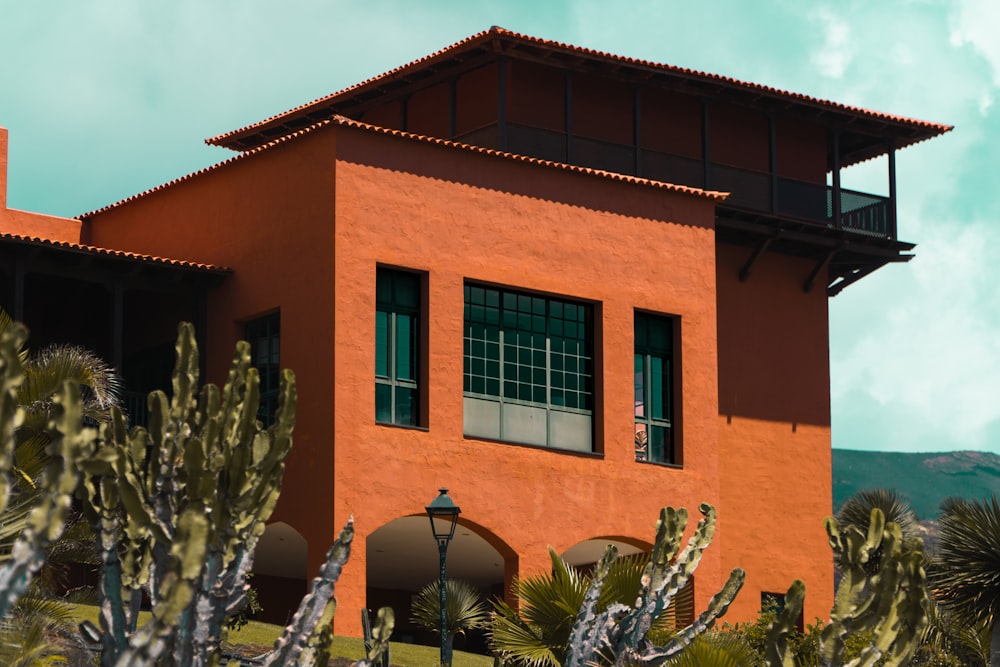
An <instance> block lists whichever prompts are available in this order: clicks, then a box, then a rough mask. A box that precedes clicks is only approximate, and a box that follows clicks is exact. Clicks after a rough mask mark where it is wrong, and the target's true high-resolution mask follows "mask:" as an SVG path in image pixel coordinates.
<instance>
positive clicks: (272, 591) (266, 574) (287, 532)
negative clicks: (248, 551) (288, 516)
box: [251, 521, 308, 625]
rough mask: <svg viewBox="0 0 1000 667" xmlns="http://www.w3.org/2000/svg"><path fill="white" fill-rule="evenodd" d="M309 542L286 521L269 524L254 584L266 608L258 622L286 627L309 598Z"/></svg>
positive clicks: (258, 555) (256, 559)
mask: <svg viewBox="0 0 1000 667" xmlns="http://www.w3.org/2000/svg"><path fill="white" fill-rule="evenodd" d="M307 552H308V542H307V541H306V538H304V537H303V536H302V533H300V532H299V531H297V530H295V529H294V528H292V527H291V526H290V525H288V524H287V523H285V522H284V521H276V522H275V523H272V524H268V526H267V527H266V528H265V529H264V534H263V535H261V536H260V540H259V541H258V542H257V549H256V551H255V552H254V559H253V581H251V585H252V586H253V587H254V588H255V589H257V597H258V599H259V600H260V605H261V606H262V607H263V608H264V610H263V611H262V612H260V613H259V614H257V615H256V616H255V617H254V619H255V620H258V621H264V622H266V623H277V624H279V625H286V624H287V623H288V622H289V621H290V620H291V618H292V614H294V613H295V610H296V609H298V606H299V603H300V602H301V601H302V596H304V595H305V594H306V583H307V581H306V580H307V576H306V575H307V568H308V565H307V557H308V556H307Z"/></svg>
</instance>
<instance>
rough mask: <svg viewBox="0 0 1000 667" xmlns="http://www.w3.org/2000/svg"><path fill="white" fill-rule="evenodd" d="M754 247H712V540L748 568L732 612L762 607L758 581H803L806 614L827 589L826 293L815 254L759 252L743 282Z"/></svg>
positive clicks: (825, 604)
mask: <svg viewBox="0 0 1000 667" xmlns="http://www.w3.org/2000/svg"><path fill="white" fill-rule="evenodd" d="M750 252H751V250H750V249H748V248H739V247H736V246H730V245H726V244H719V247H718V304H719V306H718V319H719V461H720V464H719V471H720V479H719V482H720V488H721V491H722V499H723V507H725V508H726V510H727V511H726V513H725V514H724V515H722V516H721V517H720V520H719V532H718V533H717V537H716V540H717V541H719V542H720V545H721V546H722V549H723V553H724V556H723V558H724V562H723V567H724V568H728V567H733V566H736V565H740V566H742V567H744V568H746V570H747V585H746V588H745V590H744V591H743V593H742V594H741V595H740V597H739V598H737V601H736V603H735V604H734V605H733V607H732V610H731V613H733V614H735V615H736V616H738V617H746V616H749V615H751V614H752V613H755V612H756V611H757V610H759V608H760V596H759V593H760V591H766V592H771V593H782V594H783V593H785V591H787V589H788V586H789V585H790V584H791V583H792V581H793V580H794V579H796V578H801V579H802V580H803V581H805V583H806V607H805V619H806V620H807V621H811V619H813V618H814V617H817V616H818V617H820V618H827V616H828V614H829V608H830V605H831V603H832V600H833V572H832V569H831V566H830V563H831V560H830V559H831V553H830V547H829V545H828V544H827V540H826V532H825V531H824V529H823V519H824V518H825V517H827V516H829V515H830V514H831V497H832V489H831V484H832V482H831V470H830V465H831V463H830V456H831V455H830V372H829V343H828V340H829V339H828V333H827V332H828V316H827V296H826V291H825V290H824V289H823V288H822V286H821V285H820V286H818V287H816V288H815V289H813V290H812V291H811V292H810V293H808V294H807V293H804V292H803V291H802V283H803V281H804V279H805V277H806V276H807V275H808V274H809V272H810V270H811V269H812V267H813V265H812V263H811V262H806V261H804V260H797V259H793V258H790V257H786V256H783V255H775V254H764V255H763V256H762V257H761V259H760V260H759V261H758V262H757V264H756V265H755V267H754V270H753V272H752V274H751V275H750V278H749V280H747V282H742V283H741V282H740V281H739V279H738V274H739V270H740V267H742V266H743V264H744V263H745V262H746V259H747V257H748V255H749V253H750Z"/></svg>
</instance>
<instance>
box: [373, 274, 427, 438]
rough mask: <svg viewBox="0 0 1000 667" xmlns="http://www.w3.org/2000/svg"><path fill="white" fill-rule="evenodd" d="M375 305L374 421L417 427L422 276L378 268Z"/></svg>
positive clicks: (418, 415)
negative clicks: (418, 336)
mask: <svg viewBox="0 0 1000 667" xmlns="http://www.w3.org/2000/svg"><path fill="white" fill-rule="evenodd" d="M375 302H376V306H375V421H377V422H379V423H382V424H401V425H405V426H417V425H418V424H419V423H420V392H419V391H418V386H417V379H418V378H419V348H418V346H417V345H418V341H417V334H418V329H419V325H420V276H419V275H418V274H416V273H409V272H407V271H397V270H393V269H383V268H380V269H378V271H377V275H376V285H375Z"/></svg>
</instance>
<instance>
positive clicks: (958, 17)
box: [950, 0, 1000, 86]
mask: <svg viewBox="0 0 1000 667" xmlns="http://www.w3.org/2000/svg"><path fill="white" fill-rule="evenodd" d="M950 19H951V42H952V44H954V45H955V46H963V45H966V44H968V45H969V46H971V47H972V48H973V49H975V51H976V52H977V53H979V55H980V56H982V57H983V58H985V59H986V61H987V62H989V63H990V66H991V67H992V69H993V84H994V85H995V86H1000V40H998V39H997V33H998V32H1000V3H997V2H995V0H957V1H956V2H955V3H954V5H953V11H952V14H951V17H950Z"/></svg>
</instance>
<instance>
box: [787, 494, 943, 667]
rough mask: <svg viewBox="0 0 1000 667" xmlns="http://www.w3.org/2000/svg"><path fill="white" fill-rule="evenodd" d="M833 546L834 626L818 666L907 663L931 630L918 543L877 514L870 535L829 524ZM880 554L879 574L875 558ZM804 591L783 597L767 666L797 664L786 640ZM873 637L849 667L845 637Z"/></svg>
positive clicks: (797, 586) (824, 638) (826, 633)
mask: <svg viewBox="0 0 1000 667" xmlns="http://www.w3.org/2000/svg"><path fill="white" fill-rule="evenodd" d="M826 531H827V535H828V536H829V541H830V546H831V548H832V549H833V551H834V553H835V555H836V557H837V562H838V563H840V566H841V579H840V584H839V585H838V587H837V594H836V597H835V599H834V604H833V609H832V610H831V612H830V623H829V624H828V625H827V626H826V627H825V628H824V629H823V632H822V635H821V636H820V664H821V665H823V666H824V667H832V666H837V667H839V666H841V665H844V667H870V666H871V665H874V664H875V663H876V662H877V661H878V660H880V659H881V660H882V661H883V662H882V663H881V664H884V665H886V666H887V667H897V666H898V665H904V664H907V661H908V660H909V658H910V657H911V656H912V655H913V653H914V651H916V649H917V647H918V645H919V643H920V637H921V633H922V632H923V629H924V628H925V627H926V625H927V623H928V613H929V612H928V610H929V605H930V599H929V597H928V593H927V581H926V574H925V573H924V568H923V560H924V557H923V549H922V544H921V541H920V540H919V539H912V540H903V537H902V532H901V530H900V527H899V526H898V525H897V524H895V523H893V522H891V521H889V522H887V521H886V520H885V515H884V514H883V513H882V510H880V509H877V508H875V509H873V510H872V513H871V522H870V523H869V526H868V532H867V533H862V532H861V530H860V529H858V528H857V527H856V526H852V525H847V526H844V527H841V526H840V524H839V523H838V522H837V520H836V519H835V518H833V517H830V518H828V519H827V520H826ZM876 554H880V555H881V556H880V560H879V563H878V567H877V568H873V567H872V566H871V558H872V557H873V556H874V555H876ZM804 596H805V586H804V585H803V584H802V582H801V581H795V582H794V583H793V584H792V587H791V588H790V589H789V591H788V595H787V596H786V598H785V608H784V610H783V611H782V613H781V615H780V616H779V617H778V618H777V619H776V620H775V621H774V623H772V624H771V626H770V627H769V628H768V648H767V660H768V665H770V667H778V666H779V665H780V666H782V667H786V666H790V665H792V664H794V663H793V662H792V659H791V656H790V655H789V653H788V650H787V642H786V641H785V639H786V638H787V636H788V633H789V632H790V631H791V629H792V628H793V626H794V623H795V619H796V618H797V617H798V616H799V614H800V613H801V611H802V602H803V598H804ZM864 630H867V631H870V632H871V633H872V635H873V640H872V642H871V645H870V646H868V647H867V648H866V649H865V650H864V651H863V652H862V653H861V655H860V656H858V657H857V658H856V659H854V660H852V661H850V662H848V663H846V664H845V663H844V648H845V641H846V638H847V636H848V635H849V634H850V633H853V632H858V631H864Z"/></svg>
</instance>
